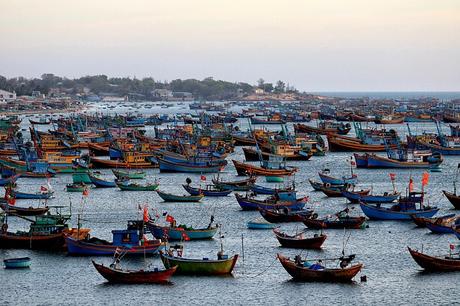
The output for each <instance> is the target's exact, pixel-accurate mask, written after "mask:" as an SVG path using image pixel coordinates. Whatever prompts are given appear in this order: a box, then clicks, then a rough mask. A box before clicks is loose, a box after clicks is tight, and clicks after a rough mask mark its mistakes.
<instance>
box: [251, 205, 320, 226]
mask: <svg viewBox="0 0 460 306" xmlns="http://www.w3.org/2000/svg"><path fill="white" fill-rule="evenodd" d="M259 212H260V214H261V215H262V217H263V218H264V219H265V220H267V221H268V222H271V223H279V222H302V221H303V219H305V218H309V217H310V216H311V215H312V214H313V210H295V211H291V210H289V209H287V208H286V209H263V208H261V209H259Z"/></svg>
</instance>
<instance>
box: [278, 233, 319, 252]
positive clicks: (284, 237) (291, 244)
mask: <svg viewBox="0 0 460 306" xmlns="http://www.w3.org/2000/svg"><path fill="white" fill-rule="evenodd" d="M273 233H274V234H275V237H276V239H278V241H279V243H280V244H281V246H283V247H286V248H294V249H321V246H322V245H323V243H324V241H325V240H326V238H327V236H326V235H323V234H321V235H316V234H315V236H314V237H310V238H306V237H304V233H303V232H301V233H298V234H295V235H288V234H286V233H282V232H280V231H279V230H277V229H274V230H273Z"/></svg>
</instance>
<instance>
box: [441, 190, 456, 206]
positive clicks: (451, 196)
mask: <svg viewBox="0 0 460 306" xmlns="http://www.w3.org/2000/svg"><path fill="white" fill-rule="evenodd" d="M442 193H443V194H444V195H445V196H446V198H447V199H448V200H449V202H450V203H451V204H452V205H453V206H454V208H455V209H460V196H458V195H457V194H456V192H455V193H450V192H448V191H446V190H443V191H442Z"/></svg>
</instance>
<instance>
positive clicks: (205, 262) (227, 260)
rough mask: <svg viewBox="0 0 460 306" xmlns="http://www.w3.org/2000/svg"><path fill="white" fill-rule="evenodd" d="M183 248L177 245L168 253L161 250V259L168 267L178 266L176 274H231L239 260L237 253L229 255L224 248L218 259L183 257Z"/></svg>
mask: <svg viewBox="0 0 460 306" xmlns="http://www.w3.org/2000/svg"><path fill="white" fill-rule="evenodd" d="M174 250H176V254H174V253H173V252H174ZM182 250H183V247H182V246H177V245H176V246H174V247H173V248H171V249H170V250H169V251H168V252H167V253H163V252H160V257H161V260H162V261H163V264H164V266H165V267H166V268H167V269H168V268H171V267H174V266H177V270H176V274H186V275H196V276H202V275H207V276H211V275H216V276H217V275H229V274H231V273H232V271H233V268H234V267H235V264H236V261H237V260H238V255H237V254H236V255H233V256H231V257H228V256H227V255H225V254H224V252H223V250H222V249H221V250H220V251H219V252H218V253H217V259H210V258H208V257H204V258H202V259H198V258H186V257H182Z"/></svg>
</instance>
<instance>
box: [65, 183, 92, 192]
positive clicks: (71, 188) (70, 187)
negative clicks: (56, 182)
mask: <svg viewBox="0 0 460 306" xmlns="http://www.w3.org/2000/svg"><path fill="white" fill-rule="evenodd" d="M86 188H87V186H86V184H85V183H79V184H67V185H66V190H67V192H83V191H84V190H85V189H86Z"/></svg>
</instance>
